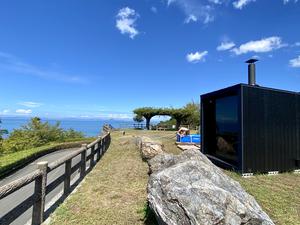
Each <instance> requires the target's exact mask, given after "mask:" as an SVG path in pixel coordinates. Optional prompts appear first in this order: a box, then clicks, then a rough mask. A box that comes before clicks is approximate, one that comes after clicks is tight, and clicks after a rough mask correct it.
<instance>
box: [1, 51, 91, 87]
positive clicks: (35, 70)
mask: <svg viewBox="0 0 300 225" xmlns="http://www.w3.org/2000/svg"><path fill="white" fill-rule="evenodd" d="M0 68H1V69H4V70H10V71H13V72H16V73H19V74H23V75H29V76H35V77H39V78H43V79H49V80H56V81H61V82H67V83H81V84H85V83H88V81H87V80H86V79H85V78H83V77H81V76H73V75H69V74H65V73H61V72H56V71H52V70H48V69H43V68H40V67H37V66H35V65H32V64H29V63H27V62H24V61H22V60H20V59H18V58H17V57H15V56H14V55H11V54H8V53H4V52H0Z"/></svg>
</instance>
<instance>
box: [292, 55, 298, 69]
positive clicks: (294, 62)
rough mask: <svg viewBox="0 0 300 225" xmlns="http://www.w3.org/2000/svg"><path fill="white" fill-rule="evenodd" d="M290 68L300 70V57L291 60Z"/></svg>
mask: <svg viewBox="0 0 300 225" xmlns="http://www.w3.org/2000/svg"><path fill="white" fill-rule="evenodd" d="M290 66H291V67H297V68H299V67H300V56H298V57H297V58H295V59H291V60H290Z"/></svg>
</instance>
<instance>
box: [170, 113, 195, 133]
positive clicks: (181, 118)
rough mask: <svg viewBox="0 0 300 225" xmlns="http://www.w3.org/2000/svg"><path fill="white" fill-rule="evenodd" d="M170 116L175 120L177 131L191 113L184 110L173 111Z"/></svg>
mask: <svg viewBox="0 0 300 225" xmlns="http://www.w3.org/2000/svg"><path fill="white" fill-rule="evenodd" d="M171 116H172V118H174V119H175V120H176V129H177V130H178V129H179V127H180V126H181V124H182V122H183V121H184V120H186V119H187V118H188V117H190V116H191V113H190V112H189V111H188V110H186V109H173V110H172V113H171Z"/></svg>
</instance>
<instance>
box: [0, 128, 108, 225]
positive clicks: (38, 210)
mask: <svg viewBox="0 0 300 225" xmlns="http://www.w3.org/2000/svg"><path fill="white" fill-rule="evenodd" d="M110 141H111V137H110V133H109V132H107V133H105V135H103V136H101V137H99V138H98V139H97V140H95V141H94V142H92V143H90V144H88V145H87V144H83V145H82V147H81V148H80V149H78V150H76V151H74V152H72V153H70V154H69V155H67V156H66V157H64V158H61V159H59V160H57V161H55V162H53V163H50V164H48V162H40V163H38V164H37V169H36V170H35V171H33V172H31V173H30V174H28V175H27V176H24V177H22V178H21V179H18V180H16V181H13V182H11V183H9V184H7V185H5V186H2V187H0V200H1V199H4V198H5V197H8V196H9V195H11V194H13V193H14V192H16V191H18V190H19V189H21V188H22V187H24V186H26V185H28V184H30V183H32V182H34V184H35V185H34V193H33V194H32V195H31V196H30V197H28V198H27V199H26V200H24V201H23V202H22V203H20V204H19V205H17V206H16V207H15V208H13V209H12V210H10V211H9V212H8V213H6V215H3V216H2V215H1V216H2V217H1V218H0V224H10V223H11V222H13V221H14V220H16V219H17V218H18V217H19V216H21V215H22V214H23V213H24V212H25V211H27V210H28V209H30V208H31V207H33V209H32V224H33V225H36V224H41V223H42V222H43V221H44V219H45V213H46V212H45V199H46V195H47V194H49V193H50V192H51V191H53V190H54V189H55V188H57V187H58V186H59V185H60V184H62V183H63V184H64V188H63V192H64V196H67V195H68V194H69V193H70V192H71V190H72V188H71V175H72V174H73V173H74V172H76V171H78V170H79V172H80V178H79V180H78V181H81V180H82V179H83V178H84V177H85V175H86V174H87V173H88V172H89V171H90V170H91V169H92V168H93V167H94V165H95V164H96V162H98V161H99V160H100V158H101V156H102V155H103V154H104V153H105V152H106V150H107V149H108V147H109V145H110ZM87 152H89V155H87ZM78 155H81V159H80V161H79V162H78V163H77V164H76V165H73V167H72V159H73V158H75V157H76V156H78ZM95 158H96V159H95ZM87 162H89V164H90V165H89V167H88V169H87ZM62 165H64V167H65V172H64V174H63V175H62V176H60V177H58V178H56V179H55V180H54V181H52V182H51V183H50V184H48V183H47V174H48V173H49V172H51V171H53V170H55V169H56V168H58V167H60V166H62ZM25 222H27V221H24V223H25Z"/></svg>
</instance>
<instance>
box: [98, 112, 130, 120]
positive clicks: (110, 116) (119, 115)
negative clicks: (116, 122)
mask: <svg viewBox="0 0 300 225" xmlns="http://www.w3.org/2000/svg"><path fill="white" fill-rule="evenodd" d="M100 118H104V119H132V118H133V114H130V113H107V114H101V115H100Z"/></svg>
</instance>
